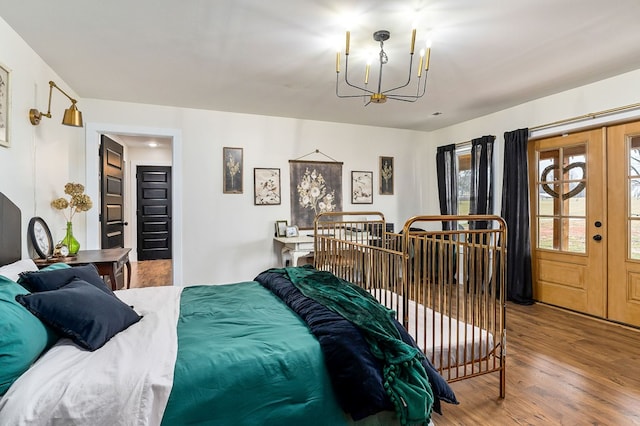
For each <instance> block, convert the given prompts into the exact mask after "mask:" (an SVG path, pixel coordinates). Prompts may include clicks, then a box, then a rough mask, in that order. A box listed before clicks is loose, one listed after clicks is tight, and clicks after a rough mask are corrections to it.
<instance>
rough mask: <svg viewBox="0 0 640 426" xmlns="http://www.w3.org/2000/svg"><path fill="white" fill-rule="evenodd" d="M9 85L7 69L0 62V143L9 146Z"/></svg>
mask: <svg viewBox="0 0 640 426" xmlns="http://www.w3.org/2000/svg"><path fill="white" fill-rule="evenodd" d="M10 89H11V88H10V87H9V69H8V68H6V67H4V66H3V65H2V64H0V145H2V146H7V147H8V146H9V145H10V144H11V142H10V141H9V111H10V110H11V109H10V105H9V102H10V101H11V92H10Z"/></svg>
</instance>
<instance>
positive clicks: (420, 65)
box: [418, 49, 424, 78]
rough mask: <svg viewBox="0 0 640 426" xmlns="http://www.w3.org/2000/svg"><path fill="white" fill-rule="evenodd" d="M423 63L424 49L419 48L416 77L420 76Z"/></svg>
mask: <svg viewBox="0 0 640 426" xmlns="http://www.w3.org/2000/svg"><path fill="white" fill-rule="evenodd" d="M423 63H424V49H420V64H419V65H418V78H420V77H422V64H423Z"/></svg>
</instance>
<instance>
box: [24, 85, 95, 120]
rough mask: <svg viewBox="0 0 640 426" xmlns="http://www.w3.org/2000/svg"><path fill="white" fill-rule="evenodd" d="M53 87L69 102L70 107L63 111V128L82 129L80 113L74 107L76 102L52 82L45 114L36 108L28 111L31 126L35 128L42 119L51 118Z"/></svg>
mask: <svg viewBox="0 0 640 426" xmlns="http://www.w3.org/2000/svg"><path fill="white" fill-rule="evenodd" d="M54 87H55V88H56V89H58V91H60V93H62V94H63V95H65V96H66V97H67V98H69V100H70V101H71V106H70V107H69V108H67V109H65V110H64V115H63V116H62V124H64V125H65V126H72V127H82V113H81V112H80V111H78V108H77V107H76V102H78V101H76V100H75V99H73V98H72V97H71V96H69V95H67V94H66V92H65V91H64V90H62V89H61V88H59V87H58V86H57V85H56V84H55V83H54V82H53V81H50V82H49V107H48V108H47V113H46V114H44V113H42V112H40V111H38V110H37V109H36V108H31V109H30V110H29V121H31V124H33V125H34V126H37V125H38V124H40V120H41V119H42V117H47V118H51V95H52V94H53V88H54Z"/></svg>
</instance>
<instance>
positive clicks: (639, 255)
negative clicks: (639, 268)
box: [629, 220, 640, 259]
mask: <svg viewBox="0 0 640 426" xmlns="http://www.w3.org/2000/svg"><path fill="white" fill-rule="evenodd" d="M630 222H631V223H630V224H629V228H630V229H629V230H630V231H631V232H629V249H630V251H631V253H629V257H630V258H631V259H640V220H631V221H630Z"/></svg>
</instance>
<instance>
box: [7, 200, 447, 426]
mask: <svg viewBox="0 0 640 426" xmlns="http://www.w3.org/2000/svg"><path fill="white" fill-rule="evenodd" d="M0 195H1V194H0ZM1 198H2V199H1V200H0V201H1V202H2V204H0V206H5V204H6V205H9V208H4V207H3V208H2V209H0V211H1V212H2V216H1V217H0V223H2V224H4V223H9V222H11V223H14V224H15V223H17V224H18V229H20V225H19V224H20V223H21V221H20V217H19V210H18V209H17V208H16V207H15V206H12V204H11V203H10V202H8V200H6V198H5V197H4V196H2V197H1ZM5 201H7V203H5ZM7 210H9V211H7ZM16 215H18V218H17V219H16ZM0 229H5V228H0ZM3 232H4V231H3ZM20 234H21V233H18V236H17V239H13V240H12V244H10V245H9V246H10V247H11V250H10V252H6V253H0V258H2V260H3V264H4V265H5V266H3V267H2V268H0V309H1V310H3V312H2V313H0V315H2V316H3V319H4V321H3V322H2V324H0V329H1V330H0V331H2V333H0V394H2V396H1V397H0V424H33V425H40V424H42V425H50V424H64V425H73V424H77V425H86V424H91V425H160V424H162V425H178V424H216V425H225V424H229V425H256V424H261V425H285V424H305V425H327V424H331V425H341V424H344V425H352V424H355V425H391V424H424V423H427V422H429V421H430V417H431V413H432V410H435V411H440V405H439V404H440V401H445V402H450V403H454V404H455V403H457V400H456V399H455V395H454V394H453V392H452V391H451V389H450V388H449V387H448V385H447V383H446V381H445V380H444V379H443V378H442V377H441V376H440V375H438V373H437V371H436V369H435V368H434V367H433V366H430V364H429V362H428V361H427V360H426V358H424V357H414V359H415V360H418V361H417V362H416V363H415V365H416V366H415V368H414V367H411V368H412V370H411V371H410V373H411V374H413V375H416V374H418V373H415V371H418V372H420V371H422V373H420V374H418V376H419V379H420V380H423V381H425V382H424V383H428V384H427V385H424V386H423V387H422V388H421V389H420V390H421V392H422V393H424V396H421V397H420V399H419V400H415V401H413V402H411V404H412V405H411V407H413V408H412V409H413V411H410V410H409V408H405V411H402V409H401V410H398V407H397V405H395V403H394V402H393V401H391V398H390V395H391V394H390V393H389V392H388V391H387V390H386V388H385V385H388V384H389V383H388V382H389V380H388V379H389V377H390V376H389V375H388V374H387V373H388V372H389V371H387V370H385V366H386V364H385V363H384V362H382V361H380V360H378V359H376V358H375V357H374V356H373V355H372V353H371V350H369V351H367V350H363V348H366V347H367V342H366V341H365V340H364V339H363V337H362V332H361V331H360V329H357V328H355V327H354V326H353V324H351V323H349V322H348V321H346V320H345V319H344V317H341V316H339V315H338V316H337V317H336V314H335V312H333V311H331V310H330V309H328V308H326V307H321V308H320V309H318V307H317V306H316V304H317V302H315V301H314V300H312V299H310V298H309V297H307V296H305V295H304V294H303V293H302V291H300V290H299V289H298V288H297V287H296V285H295V284H294V282H293V281H294V280H293V279H292V278H291V277H292V276H293V275H294V274H304V275H305V278H304V279H307V278H308V275H309V274H311V275H314V274H316V273H323V274H324V271H317V270H311V271H310V270H308V268H292V269H290V270H285V269H274V270H268V271H264V272H263V273H261V274H259V275H258V276H257V277H255V279H253V280H249V281H246V282H240V283H233V284H227V285H202V286H192V287H185V288H182V287H173V286H169V287H160V288H143V289H130V290H119V291H116V292H111V290H110V289H108V288H107V287H106V286H105V285H104V283H103V282H102V286H103V287H104V288H102V287H101V286H100V283H99V282H94V281H92V280H93V275H92V274H93V272H92V270H91V268H92V265H87V266H86V267H74V268H69V267H67V266H65V265H61V264H55V265H52V267H48V268H50V269H48V270H47V268H45V270H41V271H37V270H36V268H35V265H32V264H30V263H29V262H31V261H30V260H29V259H27V260H20V259H19V258H20V253H21V250H20V248H19V245H20V241H21V238H20ZM2 237H3V241H4V237H5V234H3V235H2ZM16 246H18V249H17V250H16ZM31 263H32V262H31ZM298 269H300V271H297V270H298ZM20 273H21V274H20ZM69 274H71V275H69ZM81 274H88V275H82V276H78V275H81ZM69 276H71V277H72V278H71V279H69ZM322 276H323V277H325V278H327V277H329V278H330V279H331V280H332V282H333V281H335V280H339V278H338V277H336V276H335V275H333V274H328V275H322ZM62 277H66V278H65V280H66V283H65V284H64V285H62V286H61V287H57V285H59V284H55V286H56V287H51V288H46V289H43V288H37V285H39V284H37V283H42V284H43V285H49V284H51V283H52V282H53V281H54V280H58V281H60V280H62ZM20 280H23V281H21V283H20V284H18V283H17V281H20ZM58 281H57V282H58ZM25 282H26V283H27V284H25ZM336 282H337V281H336ZM343 284H344V285H345V286H347V284H348V283H343V282H341V281H340V285H341V286H342V285H343ZM52 285H53V284H52ZM25 286H26V287H29V288H31V289H32V291H29V290H27V288H26V287H25ZM30 286H33V287H30ZM354 287H355V286H354ZM64 291H66V292H67V293H63V292H64ZM110 292H111V293H110ZM55 297H58V299H59V300H63V301H65V302H67V303H66V304H62V305H61V306H62V307H60V306H58V305H56V306H55V308H54V309H53V310H54V311H55V312H54V314H55V315H56V316H54V319H55V320H54V319H52V318H51V316H50V315H51V314H50V312H49V311H48V309H51V308H50V305H54V303H53V302H51V301H50V299H51V298H54V300H55ZM94 299H95V301H94ZM365 299H366V297H365ZM36 301H37V302H36ZM94 302H95V303H94ZM39 303H41V305H40V304H39ZM103 305H104V306H109V307H110V306H112V305H114V306H115V305H117V306H118V309H117V314H114V313H113V312H112V311H110V310H108V309H107V308H104V309H103ZM24 308H26V309H24ZM323 308H324V309H323ZM76 309H78V310H79V311H78V312H80V314H78V313H76V312H75V310H76ZM109 309H111V308H109ZM121 312H125V314H121ZM60 315H62V317H63V319H59V316H60ZM100 315H104V316H107V317H109V322H112V321H115V320H113V318H116V317H117V318H119V320H121V321H122V322H123V323H124V324H126V326H124V327H122V324H119V325H118V326H117V327H116V326H113V325H112V324H111V323H110V324H109V325H108V326H103V324H102V323H101V321H103V319H102V317H100ZM94 316H95V318H94ZM304 320H306V322H305V321H304ZM58 321H60V322H63V323H64V324H63V325H64V327H62V328H60V329H59V328H56V327H57V326H59V323H58ZM64 321H71V323H66V322H64ZM87 321H89V322H90V327H89V326H87V324H86V323H87ZM76 322H81V325H80V326H76ZM392 324H393V326H394V327H396V328H397V330H398V335H399V336H400V340H402V342H400V343H398V345H402V347H403V348H405V350H407V351H409V352H411V351H413V349H412V348H415V345H414V342H413V340H412V339H411V337H410V336H409V335H408V334H407V333H405V332H404V331H403V330H404V328H403V327H401V325H400V324H399V323H397V322H393V323H392ZM329 325H331V327H330V326H329ZM87 328H89V329H90V331H89V332H86V331H85V329H87ZM112 328H113V329H112ZM119 328H121V329H119ZM96 330H97V331H96ZM87 333H88V334H87ZM12 336H13V337H12ZM12 338H13V339H14V340H13V341H11V339H12ZM38 342H41V343H38ZM334 342H337V346H336V345H335V344H334ZM354 342H355V343H354ZM19 345H24V347H20V348H18V349H16V347H17V346H19ZM412 345H413V346H412ZM327 348H332V349H329V351H327ZM407 348H408V349H407ZM12 350H13V352H11V351H12ZM416 351H418V352H419V350H418V349H417V348H416ZM29 354H30V355H29ZM29 357H30V358H29ZM14 361H19V362H20V363H21V364H22V365H21V368H22V369H23V371H18V372H17V373H15V375H14V377H12V378H11V377H9V378H7V371H8V370H9V366H10V367H11V368H12V369H14V370H15V365H13V363H14ZM385 362H386V361H385ZM10 363H11V365H9V364H10ZM405 364H407V365H409V363H405ZM429 367H431V368H430V369H429ZM414 370H415V371H414ZM394 371H395V370H394ZM398 371H400V370H398ZM407 372H409V370H404V373H399V375H398V376H397V378H396V382H398V383H399V382H401V381H402V383H406V382H407V380H406V379H404V378H402V376H401V374H405V373H407ZM407 374H408V373H407ZM420 395H422V394H420ZM399 401H400V402H402V403H404V399H402V398H399ZM400 406H402V404H400ZM416 407H418V408H421V409H422V411H423V412H424V413H423V415H422V418H421V419H420V417H419V414H420V413H419V411H420V410H418V409H416ZM403 413H404V414H403ZM407 413H408V414H407ZM416 413H417V414H416ZM416 416H417V417H416Z"/></svg>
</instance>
